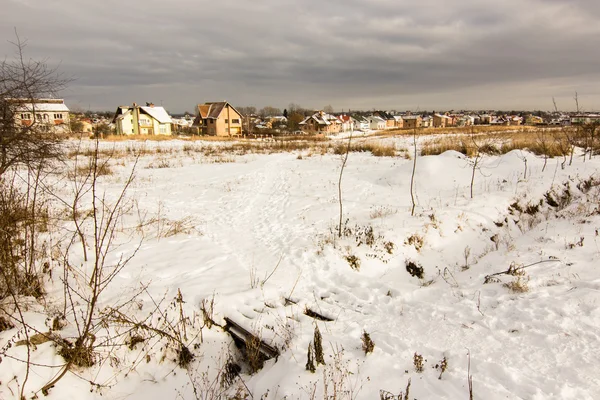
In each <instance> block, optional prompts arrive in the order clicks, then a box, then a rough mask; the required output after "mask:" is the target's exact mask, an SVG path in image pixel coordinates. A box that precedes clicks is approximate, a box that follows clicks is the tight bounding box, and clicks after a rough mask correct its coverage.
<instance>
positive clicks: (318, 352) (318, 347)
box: [313, 324, 325, 365]
mask: <svg viewBox="0 0 600 400" xmlns="http://www.w3.org/2000/svg"><path fill="white" fill-rule="evenodd" d="M313 344H314V347H315V361H316V362H317V365H319V364H322V365H325V355H324V353H323V338H322V336H321V331H319V326H318V325H317V324H315V332H314V335H313Z"/></svg>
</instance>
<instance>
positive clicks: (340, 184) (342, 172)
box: [338, 135, 352, 237]
mask: <svg viewBox="0 0 600 400" xmlns="http://www.w3.org/2000/svg"><path fill="white" fill-rule="evenodd" d="M351 143H352V135H350V136H349V137H348V145H347V146H346V152H345V153H344V154H343V155H342V167H341V168H340V178H339V180H338V200H339V203H340V223H339V224H338V237H342V218H343V215H344V204H343V202H342V176H343V175H344V168H346V162H347V161H348V154H350V145H351Z"/></svg>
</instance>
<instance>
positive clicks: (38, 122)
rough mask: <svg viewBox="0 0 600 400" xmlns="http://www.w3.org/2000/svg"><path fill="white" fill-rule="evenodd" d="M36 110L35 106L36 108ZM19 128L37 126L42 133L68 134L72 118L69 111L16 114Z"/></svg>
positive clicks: (16, 122)
mask: <svg viewBox="0 0 600 400" xmlns="http://www.w3.org/2000/svg"><path fill="white" fill-rule="evenodd" d="M34 108H35V106H34ZM14 116H15V124H16V125H17V126H23V127H30V126H33V125H34V124H35V126H36V127H39V128H40V130H41V131H46V132H53V133H68V132H70V131H71V128H70V116H69V113H68V112H67V111H35V112H34V111H23V112H16V113H15V115H14Z"/></svg>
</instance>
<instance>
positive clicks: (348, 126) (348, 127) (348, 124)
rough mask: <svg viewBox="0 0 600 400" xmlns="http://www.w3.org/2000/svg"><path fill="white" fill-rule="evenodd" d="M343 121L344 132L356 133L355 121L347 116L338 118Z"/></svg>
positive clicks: (343, 115)
mask: <svg viewBox="0 0 600 400" xmlns="http://www.w3.org/2000/svg"><path fill="white" fill-rule="evenodd" d="M338 118H339V119H340V121H342V132H352V131H354V119H353V118H352V117H351V116H349V115H346V114H342V115H340V116H339V117H338Z"/></svg>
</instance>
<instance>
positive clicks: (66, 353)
mask: <svg viewBox="0 0 600 400" xmlns="http://www.w3.org/2000/svg"><path fill="white" fill-rule="evenodd" d="M58 354H59V355H60V356H61V357H62V358H64V359H65V361H66V362H68V363H71V364H73V365H76V366H78V367H85V368H89V367H91V366H93V365H94V364H95V363H96V362H95V360H94V353H93V351H92V348H91V347H88V346H73V345H71V343H69V342H67V341H65V343H64V345H63V347H61V348H60V350H59V351H58Z"/></svg>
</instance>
